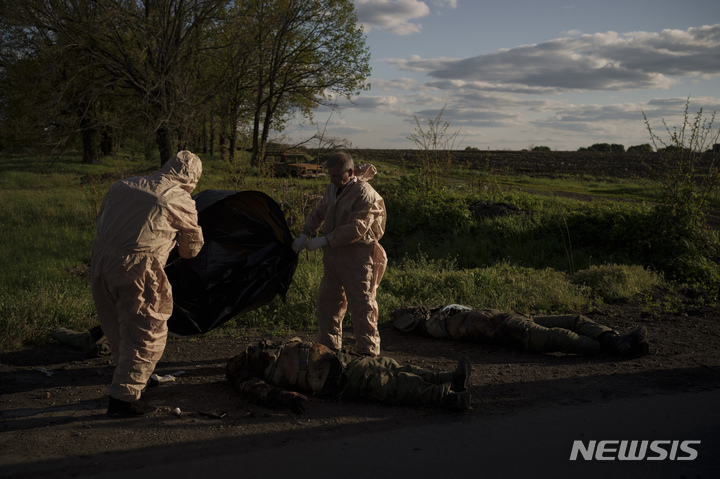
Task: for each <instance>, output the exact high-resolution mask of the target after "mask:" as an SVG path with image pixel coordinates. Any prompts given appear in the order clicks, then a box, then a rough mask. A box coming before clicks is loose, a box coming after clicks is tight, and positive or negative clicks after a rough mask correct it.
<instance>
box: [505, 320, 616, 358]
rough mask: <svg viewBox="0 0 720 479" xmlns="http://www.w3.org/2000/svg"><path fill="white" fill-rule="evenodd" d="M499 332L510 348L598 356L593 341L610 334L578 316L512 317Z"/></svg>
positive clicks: (601, 327) (599, 326)
mask: <svg viewBox="0 0 720 479" xmlns="http://www.w3.org/2000/svg"><path fill="white" fill-rule="evenodd" d="M500 329H501V331H502V334H503V338H505V341H507V342H509V343H510V345H511V346H514V347H518V348H521V349H525V350H526V351H533V352H539V353H554V352H560V353H569V354H588V355H592V354H599V353H600V343H599V342H598V341H597V337H598V336H600V335H601V334H602V333H605V332H608V331H612V329H611V328H609V327H607V326H603V325H602V324H598V323H596V322H594V321H591V320H590V319H588V318H586V317H585V316H582V315H579V314H568V315H552V316H533V317H532V318H530V317H529V316H525V315H523V314H518V313H512V314H510V315H509V316H508V317H507V319H505V320H504V321H503V322H502V325H501V326H500Z"/></svg>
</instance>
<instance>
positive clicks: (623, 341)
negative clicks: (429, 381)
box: [393, 304, 649, 357]
mask: <svg viewBox="0 0 720 479" xmlns="http://www.w3.org/2000/svg"><path fill="white" fill-rule="evenodd" d="M393 319H394V323H393V326H394V327H395V329H397V330H399V331H403V332H415V333H420V334H424V335H428V336H431V337H433V338H438V339H454V340H460V341H471V342H477V343H488V344H496V345H500V346H509V347H511V348H515V349H522V350H525V351H532V352H540V353H554V352H561V353H569V354H586V355H595V354H607V355H616V356H630V357H640V356H644V355H646V354H648V352H649V345H648V342H647V330H646V328H645V327H640V328H638V329H636V330H634V331H631V332H629V333H627V334H619V333H617V332H616V331H614V330H613V329H612V328H609V327H608V326H605V325H602V324H599V323H596V322H594V321H591V320H590V319H589V318H587V317H585V316H582V315H580V314H565V315H536V316H533V317H530V316H526V315H524V314H520V313H504V312H501V311H498V310H496V309H471V308H469V307H467V306H463V305H459V304H450V305H447V306H444V307H441V308H435V309H428V308H426V307H424V306H413V307H410V308H401V309H398V310H396V311H394V312H393Z"/></svg>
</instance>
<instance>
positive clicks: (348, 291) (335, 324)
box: [292, 152, 387, 356]
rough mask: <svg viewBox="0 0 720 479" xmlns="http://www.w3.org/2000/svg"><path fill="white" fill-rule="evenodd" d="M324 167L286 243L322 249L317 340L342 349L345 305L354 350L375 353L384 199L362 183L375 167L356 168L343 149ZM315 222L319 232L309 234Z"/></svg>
mask: <svg viewBox="0 0 720 479" xmlns="http://www.w3.org/2000/svg"><path fill="white" fill-rule="evenodd" d="M326 167H327V171H328V174H329V176H330V184H329V185H328V186H327V188H326V189H325V194H324V195H323V197H322V198H321V199H320V200H318V202H317V203H316V204H315V206H314V207H313V208H312V211H311V212H310V214H309V215H308V217H307V219H306V221H305V224H304V226H303V229H302V234H301V235H300V236H299V237H298V238H297V239H295V241H293V244H292V247H293V250H295V252H296V253H299V252H300V251H302V250H303V249H305V248H307V249H308V250H309V251H314V250H317V249H319V248H323V250H324V254H323V268H324V273H323V278H322V280H321V282H320V288H319V291H318V297H317V303H316V312H317V318H318V338H317V340H318V342H320V343H321V344H323V345H325V346H327V347H329V348H331V349H335V350H339V349H340V348H342V322H343V318H344V316H345V312H346V311H347V309H348V308H349V310H350V313H351V315H352V326H353V332H354V334H355V352H357V353H358V354H363V355H368V356H377V355H379V354H380V333H379V332H378V327H377V323H378V317H379V313H378V305H377V301H376V299H375V295H376V292H377V288H378V285H379V284H380V281H381V280H382V277H383V274H384V272H385V268H386V266H387V255H386V254H385V250H384V249H383V247H382V246H380V243H379V241H380V239H381V238H382V237H383V235H384V234H385V222H386V219H387V212H386V211H385V202H384V201H383V199H382V197H381V196H380V195H379V194H378V193H377V192H376V191H375V190H374V189H373V187H372V186H370V184H369V183H368V181H369V180H370V179H372V178H373V176H374V175H375V173H376V172H377V169H376V168H375V167H374V166H373V165H367V164H365V165H360V166H359V167H358V168H357V169H356V168H355V166H354V162H353V159H352V157H351V156H350V155H348V154H347V153H344V152H340V153H335V154H333V155H330V156H329V157H328V159H327V163H326ZM320 226H323V234H322V236H318V237H315V238H312V236H313V235H314V234H315V233H316V232H317V231H318V230H319V229H320ZM310 238H311V239H310Z"/></svg>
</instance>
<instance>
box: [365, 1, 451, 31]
mask: <svg viewBox="0 0 720 479" xmlns="http://www.w3.org/2000/svg"><path fill="white" fill-rule="evenodd" d="M451 3H452V2H451ZM355 11H356V12H357V15H358V20H359V21H360V23H361V24H362V25H363V27H364V29H365V31H366V32H369V31H370V30H372V29H378V30H386V31H389V32H391V33H395V34H397V35H409V34H412V33H419V32H420V30H421V29H422V26H421V25H420V24H417V23H412V20H414V19H416V18H421V17H424V16H426V15H428V14H429V13H430V7H428V6H427V4H426V3H425V2H419V1H417V0H394V1H393V0H355Z"/></svg>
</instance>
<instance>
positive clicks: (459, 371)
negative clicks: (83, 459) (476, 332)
mask: <svg viewBox="0 0 720 479" xmlns="http://www.w3.org/2000/svg"><path fill="white" fill-rule="evenodd" d="M471 373H472V364H471V363H470V359H469V358H468V357H467V356H465V355H463V356H462V357H461V358H460V360H459V361H458V365H457V367H456V368H455V371H454V372H453V377H452V386H451V389H452V390H453V391H454V392H456V393H459V392H463V391H467V390H468V389H469V388H470V374H471Z"/></svg>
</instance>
